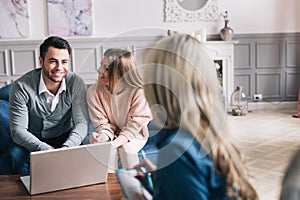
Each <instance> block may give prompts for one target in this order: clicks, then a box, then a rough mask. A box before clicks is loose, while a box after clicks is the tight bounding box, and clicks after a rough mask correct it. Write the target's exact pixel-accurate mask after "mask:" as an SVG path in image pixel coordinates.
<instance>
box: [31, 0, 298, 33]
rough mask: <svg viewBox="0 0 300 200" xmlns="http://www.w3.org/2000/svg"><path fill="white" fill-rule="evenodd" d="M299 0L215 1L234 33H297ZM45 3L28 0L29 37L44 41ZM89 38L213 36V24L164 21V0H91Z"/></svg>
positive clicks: (218, 24)
mask: <svg viewBox="0 0 300 200" xmlns="http://www.w3.org/2000/svg"><path fill="white" fill-rule="evenodd" d="M298 1H299V0H239V1H237V0H219V5H220V11H221V12H224V11H225V10H228V11H229V18H230V24H229V25H230V26H231V27H232V28H233V29H234V31H235V33H236V34H243V33H279V32H300V13H299V12H297V10H299V9H300V2H299V3H298ZM46 2H47V1H46V0H29V1H28V3H29V9H30V11H29V13H30V26H31V35H32V38H44V37H46V36H47V35H48V34H47V32H48V30H47V9H46V6H47V3H46ZM93 6H94V7H93V15H94V35H93V37H113V36H115V35H119V34H121V33H123V34H126V35H128V36H131V35H141V36H146V35H156V34H165V33H166V30H167V29H169V28H172V29H177V30H179V32H183V33H188V32H191V31H195V30H197V29H200V28H203V27H204V28H205V29H206V32H207V34H217V33H218V32H219V30H220V29H221V28H222V26H223V20H222V18H220V21H217V22H171V23H170V22H164V0H127V1H124V0H93Z"/></svg>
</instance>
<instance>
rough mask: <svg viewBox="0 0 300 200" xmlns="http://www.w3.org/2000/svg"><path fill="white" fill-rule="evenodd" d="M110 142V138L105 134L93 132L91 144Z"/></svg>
mask: <svg viewBox="0 0 300 200" xmlns="http://www.w3.org/2000/svg"><path fill="white" fill-rule="evenodd" d="M107 141H109V137H108V136H107V135H106V134H105V133H97V132H92V133H91V135H90V143H91V144H95V143H100V142H107Z"/></svg>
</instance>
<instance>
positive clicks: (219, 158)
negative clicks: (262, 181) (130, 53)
mask: <svg viewBox="0 0 300 200" xmlns="http://www.w3.org/2000/svg"><path fill="white" fill-rule="evenodd" d="M147 55H148V56H147V59H146V65H148V66H146V67H145V74H147V76H145V77H144V81H145V87H144V90H145V94H146V98H147V101H148V103H149V105H150V106H153V105H156V107H157V105H160V107H159V108H158V107H157V108H158V109H156V110H155V111H154V112H153V119H154V122H155V123H156V125H158V126H159V127H161V128H162V130H161V131H160V133H157V134H160V141H159V144H158V146H159V147H160V150H159V153H158V161H157V166H153V165H152V166H151V165H149V160H146V162H142V163H140V164H139V165H137V166H135V168H139V167H141V166H142V165H147V163H148V165H147V166H148V168H150V169H152V170H156V171H155V174H154V185H155V189H154V191H153V199H201V200H205V199H218V200H219V199H230V198H232V199H258V197H257V193H256V191H255V190H254V189H253V187H252V186H251V184H250V183H249V182H248V180H247V172H246V169H245V166H244V163H243V160H242V158H241V154H240V151H239V150H238V149H237V148H236V147H235V146H234V145H233V144H232V143H231V142H230V141H229V140H228V139H227V128H226V113H225V111H224V106H223V104H222V99H221V95H220V91H219V85H218V84H219V83H218V79H217V74H216V70H215V66H214V64H213V62H212V60H211V59H210V58H209V56H208V55H207V54H206V53H205V51H204V50H203V48H202V47H201V44H200V43H199V42H198V41H196V40H195V39H194V38H192V37H191V36H189V35H180V34H175V35H173V36H171V37H168V38H166V39H163V40H162V41H159V42H158V43H157V44H156V45H155V46H154V47H153V48H150V50H149V52H148V54H147ZM175 183H176V184H175ZM138 196H139V195H138ZM140 197H141V196H140Z"/></svg>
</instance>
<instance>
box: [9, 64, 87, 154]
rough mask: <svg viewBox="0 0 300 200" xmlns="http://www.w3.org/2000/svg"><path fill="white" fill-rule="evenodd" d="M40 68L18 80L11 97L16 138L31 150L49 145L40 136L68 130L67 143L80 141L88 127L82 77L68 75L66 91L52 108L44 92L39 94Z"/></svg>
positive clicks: (21, 144) (56, 135)
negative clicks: (52, 108) (52, 109)
mask: <svg viewBox="0 0 300 200" xmlns="http://www.w3.org/2000/svg"><path fill="white" fill-rule="evenodd" d="M40 77H41V69H35V70H32V71H30V72H28V73H26V74H25V75H23V76H22V77H21V78H19V79H18V80H16V81H15V82H14V84H13V86H12V89H11V92H10V97H9V119H10V129H11V137H12V139H13V141H14V142H15V143H17V144H19V145H20V146H23V147H25V148H26V149H28V150H29V151H39V150H46V149H49V148H50V147H51V146H50V145H48V144H46V143H45V142H42V141H41V139H49V138H55V137H58V136H61V135H62V134H64V133H66V132H69V137H68V139H67V140H66V142H65V143H64V145H67V146H70V147H71V146H77V145H80V144H81V142H82V140H83V138H84V137H85V136H86V135H87V131H88V114H87V104H86V87H85V84H84V82H83V80H82V79H81V78H80V77H79V76H77V75H76V74H74V73H71V72H69V73H68V74H67V76H66V77H65V81H66V91H64V92H62V93H61V94H60V95H59V103H58V104H57V106H56V108H55V110H54V111H53V112H51V109H50V105H49V104H48V103H47V102H46V99H45V96H44V95H43V94H39V82H40Z"/></svg>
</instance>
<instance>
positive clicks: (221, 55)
mask: <svg viewBox="0 0 300 200" xmlns="http://www.w3.org/2000/svg"><path fill="white" fill-rule="evenodd" d="M237 43H238V41H207V42H204V43H203V45H204V48H205V50H206V52H207V54H208V55H209V56H210V58H211V59H212V60H214V62H215V63H217V64H218V65H219V66H220V69H218V73H219V80H220V84H221V86H222V87H223V94H224V96H225V104H226V107H227V108H228V106H229V105H230V96H231V93H232V92H233V90H234V44H237Z"/></svg>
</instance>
